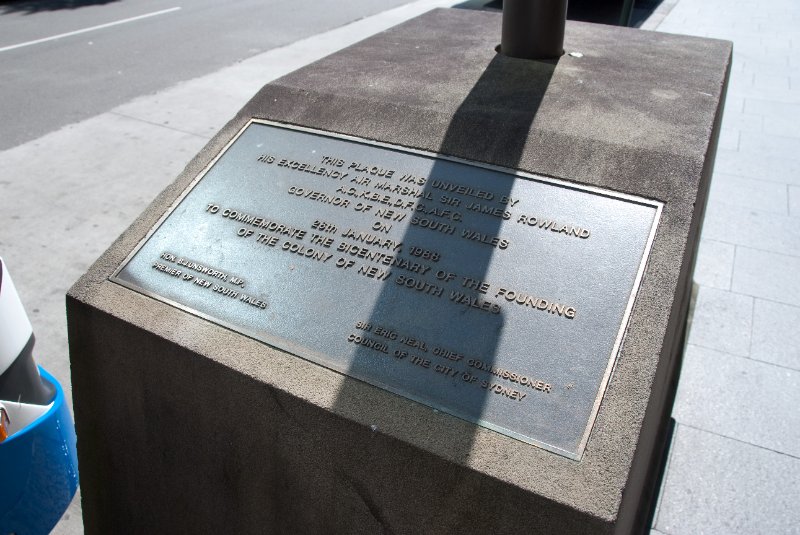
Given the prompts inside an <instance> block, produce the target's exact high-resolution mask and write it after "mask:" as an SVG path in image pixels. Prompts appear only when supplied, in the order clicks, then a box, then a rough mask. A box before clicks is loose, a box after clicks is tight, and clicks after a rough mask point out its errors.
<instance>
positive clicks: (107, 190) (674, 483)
mask: <svg viewBox="0 0 800 535" xmlns="http://www.w3.org/2000/svg"><path fill="white" fill-rule="evenodd" d="M453 3H454V2H445V1H433V0H420V1H418V2H415V3H413V4H410V5H408V6H404V7H401V8H397V9H394V10H391V11H388V12H385V13H382V14H380V15H376V16H374V17H370V18H367V19H363V20H361V21H358V22H356V23H353V24H351V25H348V26H346V27H343V28H340V29H337V30H333V31H331V32H327V33H324V34H320V35H317V36H315V37H312V38H309V39H305V40H303V41H300V42H298V43H295V44H293V45H290V46H287V47H284V48H281V49H276V50H273V51H271V52H267V53H265V54H262V55H259V56H256V57H254V58H252V59H249V60H246V61H244V62H242V63H239V64H236V65H234V66H232V67H229V68H226V69H223V70H221V71H218V72H217V73H214V74H212V75H208V76H205V77H202V78H199V79H196V80H192V81H190V82H185V83H182V84H179V85H177V86H175V87H173V88H171V89H168V90H166V91H162V92H159V93H157V94H155V95H152V96H148V97H143V98H139V99H136V100H134V101H132V102H130V103H128V104H125V105H123V106H120V107H118V108H115V109H113V110H112V111H111V112H108V113H104V114H102V115H99V116H97V117H94V118H92V119H89V120H86V121H83V122H81V123H77V124H74V125H70V126H68V127H65V128H63V129H61V130H59V131H56V132H53V133H51V134H48V135H46V136H44V137H41V138H39V139H37V140H35V141H32V142H30V143H26V144H24V145H21V146H18V147H15V148H13V149H9V150H6V151H3V152H0V229H2V232H0V251H1V252H2V255H3V257H4V260H5V261H6V262H7V263H8V266H9V269H10V270H11V273H12V276H13V277H14V280H15V282H16V285H17V289H18V290H19V293H20V296H21V298H22V299H23V301H24V303H25V304H26V307H27V309H28V312H29V315H30V316H31V321H32V323H33V325H34V329H35V332H36V334H37V348H36V349H37V350H36V356H37V358H38V359H39V362H40V363H41V364H42V365H44V366H45V367H46V368H47V369H48V370H50V371H51V372H52V373H53V374H54V375H55V376H56V377H57V378H58V379H59V380H60V381H61V382H62V384H63V385H64V386H65V388H67V389H68V385H69V362H68V359H67V341H66V325H65V318H64V311H63V308H64V306H63V302H64V301H63V300H64V294H65V292H66V289H67V288H68V287H69V286H70V285H71V284H72V282H74V281H75V280H76V279H77V278H78V277H79V276H80V274H82V273H83V272H84V271H85V270H86V269H87V267H88V266H89V264H90V263H91V262H92V261H93V260H94V259H96V258H97V257H98V256H99V254H100V253H101V252H102V251H103V250H105V249H106V248H107V247H108V245H109V244H110V243H111V242H112V241H113V240H114V239H115V238H116V237H117V236H118V235H119V234H120V233H121V232H123V231H124V229H125V228H126V227H127V226H128V224H129V223H130V222H131V221H132V220H133V218H135V217H136V216H137V215H138V214H139V213H140V212H141V210H142V209H143V208H144V206H145V205H146V204H147V203H148V202H149V201H150V200H151V199H152V198H153V197H155V195H156V194H157V193H158V191H160V190H161V189H162V188H164V187H165V186H166V185H167V184H169V183H170V182H171V181H172V180H173V178H174V177H175V176H176V175H177V174H178V172H179V171H180V169H181V168H182V167H183V165H184V164H185V163H186V162H188V161H189V159H190V158H191V157H192V156H193V155H194V154H195V153H196V152H197V151H198V150H199V149H200V147H202V145H203V144H205V142H206V141H207V139H209V138H210V137H211V135H212V134H213V133H214V132H216V130H217V129H218V128H219V127H220V126H221V125H222V124H223V123H224V122H225V121H227V120H228V119H229V118H230V117H231V116H232V115H233V114H234V112H235V111H236V110H238V109H239V107H241V105H242V104H243V103H244V102H245V101H246V100H247V99H248V98H249V97H250V96H252V94H253V93H255V91H256V90H257V89H258V88H260V87H261V86H262V85H263V84H264V83H266V82H268V81H269V80H271V79H273V78H276V77H278V76H280V75H282V74H284V73H286V72H289V71H291V70H294V69H295V68H298V67H300V66H301V65H304V64H306V63H308V62H310V61H313V60H314V59H316V58H318V57H321V56H324V55H326V54H329V53H331V52H333V51H334V50H336V49H338V48H341V47H344V46H347V45H348V44H350V43H352V42H355V41H357V40H360V39H362V38H364V37H366V36H368V35H371V34H372V33H375V32H377V31H380V30H381V29H383V28H386V27H389V26H392V25H394V24H397V23H399V22H401V21H402V20H405V19H406V18H410V17H411V16H414V15H416V14H418V13H421V12H422V11H424V10H427V9H429V8H431V7H435V6H444V5H451V4H453ZM664 5H665V6H667V7H668V8H669V9H659V10H657V11H656V13H655V14H654V15H653V16H652V17H651V18H650V19H648V20H647V21H645V23H644V24H643V27H644V28H649V29H657V30H658V31H667V32H672V33H690V34H695V35H706V36H711V37H719V38H725V39H731V40H733V41H734V65H733V72H732V75H731V87H730V90H729V94H728V100H727V105H726V111H725V118H724V121H723V133H722V139H721V140H720V150H719V153H718V156H717V165H716V170H715V176H714V180H713V183H712V192H711V196H710V200H709V207H708V212H707V218H706V223H705V226H704V229H703V239H702V242H701V249H700V256H699V259H698V266H697V271H696V274H695V282H696V283H697V287H698V291H697V301H696V307H695V314H694V317H693V322H692V328H691V331H690V336H689V345H688V348H687V352H686V360H685V364H684V371H683V374H682V379H681V383H680V388H679V394H678V399H677V402H676V406H675V411H674V416H675V419H676V420H677V422H678V425H677V429H676V434H675V437H674V439H673V446H672V452H671V455H670V459H669V464H668V467H667V473H666V475H665V479H664V484H663V489H662V493H661V499H660V503H659V507H658V511H657V514H656V518H655V519H654V524H653V528H654V529H653V534H654V535H658V534H667V535H684V534H685V535H688V534H698V533H713V534H716V533H719V534H728V533H741V534H746V533H747V534H749V533H800V508H799V507H798V506H797V504H798V503H800V448H798V444H800V440H798V439H800V416H798V411H797V409H796V405H795V404H796V403H798V401H800V334H798V333H800V330H799V329H798V325H800V289H799V288H800V286H798V284H797V282H796V281H797V276H796V274H797V272H798V269H800V230H798V229H800V225H798V223H800V150H798V149H800V129H798V128H797V127H796V125H797V124H798V123H800V91H798V85H800V60H798V58H797V56H796V55H795V54H794V52H797V51H798V47H800V4H798V3H797V2H795V1H794V0H764V1H759V0H677V1H674V0H668V1H666V2H664ZM68 514H69V517H66V516H65V519H64V520H63V521H62V523H61V524H60V525H59V526H58V527H57V528H56V531H55V533H80V532H82V526H81V522H80V509H79V506H78V505H77V502H76V503H74V504H73V506H72V508H71V509H70V511H68Z"/></svg>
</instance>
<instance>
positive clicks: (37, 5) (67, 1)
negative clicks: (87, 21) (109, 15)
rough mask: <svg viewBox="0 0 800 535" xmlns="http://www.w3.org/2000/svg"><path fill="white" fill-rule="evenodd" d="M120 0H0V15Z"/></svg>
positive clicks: (77, 6)
mask: <svg viewBox="0 0 800 535" xmlns="http://www.w3.org/2000/svg"><path fill="white" fill-rule="evenodd" d="M119 1H120V0H0V15H5V14H8V13H25V14H26V15H28V14H32V13H40V12H42V11H59V10H62V9H78V8H81V7H87V6H96V5H104V4H111V3H112V2H119Z"/></svg>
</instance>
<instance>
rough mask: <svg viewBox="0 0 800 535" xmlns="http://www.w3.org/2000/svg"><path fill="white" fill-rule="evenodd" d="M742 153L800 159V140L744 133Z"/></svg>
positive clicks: (741, 144)
mask: <svg viewBox="0 0 800 535" xmlns="http://www.w3.org/2000/svg"><path fill="white" fill-rule="evenodd" d="M739 150H740V151H741V152H745V153H747V152H750V153H756V154H759V155H762V156H767V157H770V158H772V157H778V158H789V159H800V139H797V138H796V137H788V136H774V135H769V134H758V133H754V132H742V134H741V136H740V137H739Z"/></svg>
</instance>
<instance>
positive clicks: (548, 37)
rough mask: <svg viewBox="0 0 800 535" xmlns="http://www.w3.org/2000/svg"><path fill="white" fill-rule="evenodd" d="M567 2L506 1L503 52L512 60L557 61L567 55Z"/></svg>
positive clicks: (504, 5) (560, 0) (501, 43)
mask: <svg viewBox="0 0 800 535" xmlns="http://www.w3.org/2000/svg"><path fill="white" fill-rule="evenodd" d="M566 20H567V0H503V35H502V38H501V40H500V52H501V53H502V54H504V55H506V56H510V57H512V58H523V59H553V58H558V57H559V56H561V55H562V54H563V53H564V25H565V23H566Z"/></svg>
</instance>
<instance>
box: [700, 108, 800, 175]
mask: <svg viewBox="0 0 800 535" xmlns="http://www.w3.org/2000/svg"><path fill="white" fill-rule="evenodd" d="M798 124H800V123H798ZM714 172H715V173H728V174H732V175H739V176H745V177H748V178H757V179H760V180H773V181H776V182H783V183H785V184H794V185H797V186H800V160H797V159H791V158H784V157H770V156H766V155H763V154H758V153H752V152H750V153H744V152H740V151H730V150H725V149H720V150H719V151H718V152H717V159H716V161H715V163H714Z"/></svg>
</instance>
